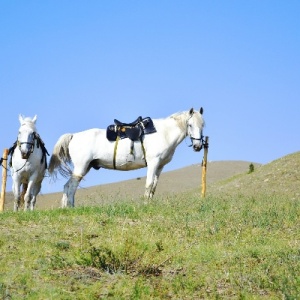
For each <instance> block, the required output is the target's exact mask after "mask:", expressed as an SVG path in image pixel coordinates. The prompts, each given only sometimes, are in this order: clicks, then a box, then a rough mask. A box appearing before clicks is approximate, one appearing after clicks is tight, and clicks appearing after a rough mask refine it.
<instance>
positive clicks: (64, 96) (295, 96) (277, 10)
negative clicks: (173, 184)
mask: <svg viewBox="0 0 300 300" xmlns="http://www.w3.org/2000/svg"><path fill="white" fill-rule="evenodd" d="M299 15H300V1H292V0H289V1H276V0H272V1H267V0H266V1H255V0H251V1H190V0H187V1H176V0H173V1H167V0H162V1H114V0H112V1H111V0H110V1H100V0H99V1H93V0H91V1H75V0H74V1H67V0H65V1H57V0H52V1H47V0H43V1H30V0H29V1H14V0H3V1H1V2H0V41H1V47H0V99H1V119H0V124H1V139H0V146H1V148H0V151H2V150H1V149H3V150H4V149H5V148H9V147H10V146H11V145H12V144H13V142H14V141H15V140H16V137H17V132H18V128H19V121H18V115H19V114H23V115H25V116H31V117H33V116H34V115H35V114H36V115H37V116H38V120H37V128H38V132H39V134H40V135H41V137H42V138H43V140H44V142H45V144H46V147H47V149H48V151H49V153H51V152H52V149H53V146H54V144H55V142H56V141H57V140H58V138H59V137H60V136H61V135H62V134H64V133H67V132H78V131H82V130H85V129H89V128H94V127H99V128H106V127H107V126H108V125H109V124H111V123H112V122H113V119H114V118H117V119H119V120H122V121H128V122H129V121H132V120H134V119H136V118H137V117H138V116H140V115H141V116H144V117H146V116H150V117H152V118H161V117H167V116H169V115H171V114H172V113H175V112H177V111H183V110H188V109H190V108H191V107H194V108H195V109H199V108H200V107H201V106H203V108H204V117H205V121H206V127H205V131H204V134H205V135H208V136H209V138H210V148H209V152H208V159H209V160H210V161H220V160H245V161H249V162H258V163H263V164H266V163H268V162H271V161H272V160H275V159H277V158H280V157H282V156H285V155H287V154H290V153H293V152H296V151H299V150H300V139H299V115H298V114H299V112H300V107H299V106H300V101H299V95H300V93H299V92H300V84H299V83H300V82H299V79H300V30H299V29H300V19H299ZM188 144H189V140H186V141H183V143H182V144H181V145H180V146H179V147H178V148H177V151H176V153H175V155H174V157H173V160H172V161H171V162H170V163H169V164H168V165H167V166H166V167H165V169H164V171H169V170H173V169H177V168H181V167H184V166H188V165H191V164H198V163H200V162H201V160H202V157H203V152H201V153H200V154H199V153H195V152H193V151H192V149H191V148H189V147H188ZM208 172H209V170H208ZM145 175H146V169H141V170H138V171H128V172H121V171H108V170H99V171H91V172H90V173H89V174H88V175H87V176H86V178H85V181H83V182H82V184H81V187H88V186H92V185H98V184H102V183H108V182H114V181H120V180H126V179H130V178H135V177H139V176H145ZM200 176H201V174H199V181H200ZM65 181H66V180H65V179H64V178H61V177H60V178H59V179H58V181H57V182H56V183H52V182H51V181H50V180H49V178H47V177H46V178H45V180H44V183H43V187H42V193H44V194H45V193H49V192H54V191H58V192H59V191H62V188H63V185H64V183H65ZM7 190H8V191H9V190H11V182H10V178H8V183H7Z"/></svg>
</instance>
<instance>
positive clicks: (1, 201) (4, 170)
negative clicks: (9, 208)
mask: <svg viewBox="0 0 300 300" xmlns="http://www.w3.org/2000/svg"><path fill="white" fill-rule="evenodd" d="M8 151H9V150H8V149H4V152H3V161H2V189H1V198H0V211H3V210H4V203H5V191H6V179H7V156H8Z"/></svg>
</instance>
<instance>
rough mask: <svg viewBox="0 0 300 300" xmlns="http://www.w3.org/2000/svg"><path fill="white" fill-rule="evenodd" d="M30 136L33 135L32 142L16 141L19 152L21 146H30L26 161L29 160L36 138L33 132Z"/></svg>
mask: <svg viewBox="0 0 300 300" xmlns="http://www.w3.org/2000/svg"><path fill="white" fill-rule="evenodd" d="M32 135H33V138H32V142H20V141H19V140H17V146H18V148H19V150H20V151H21V146H22V145H24V144H26V145H30V151H29V155H28V157H27V159H28V158H29V156H30V154H31V153H32V152H33V150H34V142H35V140H36V139H37V136H36V133H35V132H33V133H32Z"/></svg>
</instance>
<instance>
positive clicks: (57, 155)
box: [48, 133, 73, 178]
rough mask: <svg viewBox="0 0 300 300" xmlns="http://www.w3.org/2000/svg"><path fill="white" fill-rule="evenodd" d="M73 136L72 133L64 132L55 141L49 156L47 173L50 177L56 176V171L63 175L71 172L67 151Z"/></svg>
mask: <svg viewBox="0 0 300 300" xmlns="http://www.w3.org/2000/svg"><path fill="white" fill-rule="evenodd" d="M72 138H73V134H71V133H66V134H64V135H62V136H61V137H60V138H59V139H58V141H57V142H56V144H55V146H54V149H53V152H52V155H51V157H50V162H49V167H48V173H49V174H50V176H51V177H54V178H56V177H57V172H56V170H58V171H59V173H60V174H61V175H62V176H64V177H67V176H70V175H71V174H72V170H71V162H72V160H71V156H70V153H69V144H70V142H71V140H72Z"/></svg>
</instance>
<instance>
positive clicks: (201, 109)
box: [200, 107, 204, 115]
mask: <svg viewBox="0 0 300 300" xmlns="http://www.w3.org/2000/svg"><path fill="white" fill-rule="evenodd" d="M203 111H204V110H203V107H201V108H200V114H201V115H203Z"/></svg>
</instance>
